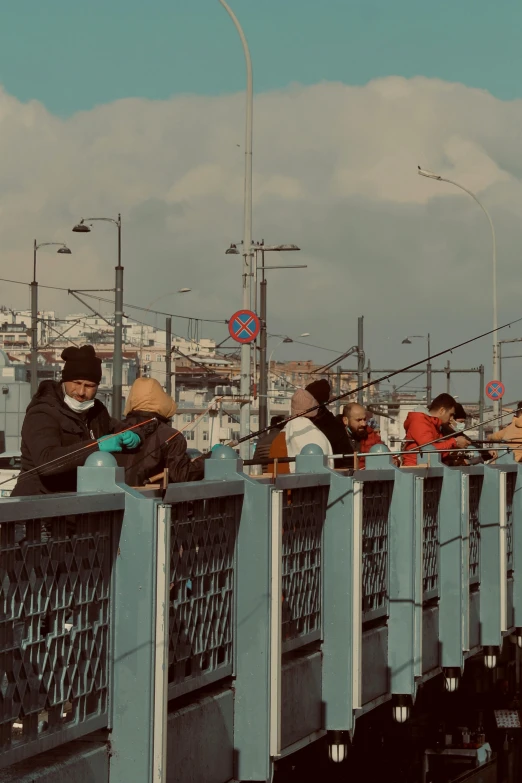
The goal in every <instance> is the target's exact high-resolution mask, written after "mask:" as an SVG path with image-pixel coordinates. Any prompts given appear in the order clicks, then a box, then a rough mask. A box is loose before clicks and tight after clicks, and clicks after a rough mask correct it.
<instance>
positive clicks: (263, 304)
mask: <svg viewBox="0 0 522 783" xmlns="http://www.w3.org/2000/svg"><path fill="white" fill-rule="evenodd" d="M300 249H301V248H299V247H297V245H292V244H286V245H265V243H264V241H262V242H260V243H258V244H256V245H254V246H253V247H252V251H253V252H255V272H256V274H255V275H254V286H255V288H254V290H255V296H254V303H253V308H254V310H256V309H257V272H258V271H260V272H261V282H260V284H259V292H260V293H259V320H260V323H261V329H260V331H259V429H264V428H265V427H267V426H268V402H267V393H268V372H267V364H266V321H267V314H266V310H267V299H266V296H267V281H266V278H265V272H266V271H267V270H271V269H306V268H307V265H306V264H286V265H276V266H265V253H273V252H276V253H281V252H288V251H291V252H292V251H296V250H300ZM225 252H226V254H227V255H239V253H240V251H239V250H238V248H237V245H230V247H229V248H228V250H226V251H225ZM259 253H261V266H258V254H259Z"/></svg>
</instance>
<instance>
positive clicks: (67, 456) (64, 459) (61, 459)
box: [0, 417, 158, 487]
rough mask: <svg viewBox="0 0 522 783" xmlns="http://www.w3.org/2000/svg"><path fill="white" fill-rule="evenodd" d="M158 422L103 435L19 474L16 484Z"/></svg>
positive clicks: (135, 425)
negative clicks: (119, 436)
mask: <svg viewBox="0 0 522 783" xmlns="http://www.w3.org/2000/svg"><path fill="white" fill-rule="evenodd" d="M154 421H158V420H157V419H156V418H155V417H153V418H150V419H147V420H146V421H142V422H140V423H139V424H133V425H132V427H127V428H126V429H124V430H120V432H111V433H109V434H108V435H103V436H102V437H101V438H98V439H97V440H94V441H91V442H90V443H86V444H85V446H81V447H80V448H79V449H75V450H74V451H70V452H69V453H68V454H63V455H62V456H61V457H55V459H51V460H49V461H48V462H44V464H43V465H37V466H36V467H34V468H29V470H24V471H23V473H20V474H19V475H18V476H17V482H18V481H23V480H24V479H25V478H26V477H28V476H30V475H32V474H33V473H38V471H41V470H45V469H46V468H48V467H49V466H50V465H54V464H55V463H56V462H59V463H61V464H60V465H56V467H60V468H61V467H65V465H67V462H68V461H69V460H71V457H75V456H76V455H78V454H80V453H81V452H82V451H86V450H87V449H93V448H94V447H95V446H98V444H99V443H102V442H103V441H105V440H108V439H109V438H113V437H114V436H115V435H123V433H124V432H131V430H136V429H138V427H144V426H145V425H146V424H150V423H151V422H154ZM9 481H12V478H8V479H6V480H5V481H1V482H0V487H1V486H2V485H3V484H7V483H8V482H9Z"/></svg>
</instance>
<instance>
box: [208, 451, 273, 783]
mask: <svg viewBox="0 0 522 783" xmlns="http://www.w3.org/2000/svg"><path fill="white" fill-rule="evenodd" d="M242 467H243V462H242V460H240V459H238V457H237V455H236V453H235V452H234V451H233V450H232V449H231V448H229V447H227V446H223V447H222V448H219V449H217V450H215V452H214V454H213V456H212V458H211V459H210V460H208V461H207V462H206V463H205V478H209V479H231V478H236V479H237V478H241V479H243V480H244V482H245V494H244V499H243V508H242V513H241V521H240V523H239V530H238V536H237V541H236V573H235V580H236V590H235V594H236V624H235V667H234V674H235V683H234V691H235V696H234V749H235V753H236V760H235V771H234V776H235V778H237V779H238V780H244V781H248V780H255V781H267V780H271V776H272V774H273V759H274V758H277V757H278V755H279V753H280V737H281V725H280V716H281V578H280V575H281V536H282V530H281V519H282V492H281V491H279V492H278V491H276V490H275V489H274V487H273V486H271V485H269V484H265V483H263V482H261V481H259V480H256V479H253V478H250V477H248V476H246V475H245V474H243V473H242Z"/></svg>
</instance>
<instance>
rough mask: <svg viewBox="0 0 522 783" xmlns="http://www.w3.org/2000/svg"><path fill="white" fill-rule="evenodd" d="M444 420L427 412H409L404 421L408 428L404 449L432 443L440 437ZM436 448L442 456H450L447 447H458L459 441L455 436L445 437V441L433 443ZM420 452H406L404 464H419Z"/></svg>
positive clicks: (409, 465) (403, 459)
mask: <svg viewBox="0 0 522 783" xmlns="http://www.w3.org/2000/svg"><path fill="white" fill-rule="evenodd" d="M441 426H442V422H441V420H440V419H437V417H436V416H430V415H429V414H428V413H427V412H426V413H423V411H412V412H411V413H408V415H407V417H406V421H405V422H404V429H405V430H406V443H405V444H404V448H403V451H411V449H415V448H416V447H417V446H425V445H426V444H428V443H431V442H432V441H434V440H437V438H440V437H441V435H440V428H441ZM433 446H435V448H436V449H438V450H439V451H441V452H442V453H441V457H442V459H444V458H445V457H447V456H448V452H447V449H456V448H457V441H456V440H455V438H451V437H448V438H445V439H444V440H443V441H439V442H438V443H433ZM418 455H419V452H418V451H416V452H414V453H413V454H405V455H404V456H403V458H402V464H403V466H405V467H412V466H413V465H416V464H417V457H418Z"/></svg>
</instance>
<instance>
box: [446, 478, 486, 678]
mask: <svg viewBox="0 0 522 783" xmlns="http://www.w3.org/2000/svg"><path fill="white" fill-rule="evenodd" d="M473 470H474V471H477V470H482V469H478V468H473ZM469 552H470V520H469V476H468V475H467V474H466V473H464V472H463V471H461V470H458V469H455V468H448V467H444V473H443V481H442V490H441V497H440V517H439V648H440V665H441V666H442V668H443V670H448V669H455V670H458V673H459V674H462V672H463V670H464V652H468V651H469V649H470V632H469V608H470V593H469V587H470V577H469V574H470V569H469ZM449 676H450V675H449V674H448V677H449ZM456 676H457V673H456V672H455V673H451V677H452V679H451V680H450V679H448V680H447V682H448V683H449V682H451V683H453V682H454V681H455V677H456Z"/></svg>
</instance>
